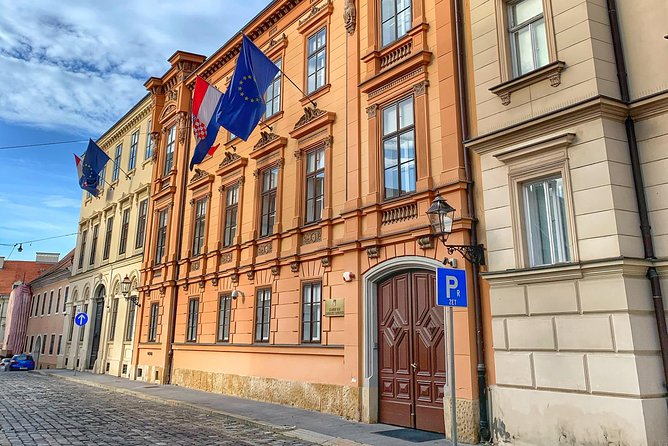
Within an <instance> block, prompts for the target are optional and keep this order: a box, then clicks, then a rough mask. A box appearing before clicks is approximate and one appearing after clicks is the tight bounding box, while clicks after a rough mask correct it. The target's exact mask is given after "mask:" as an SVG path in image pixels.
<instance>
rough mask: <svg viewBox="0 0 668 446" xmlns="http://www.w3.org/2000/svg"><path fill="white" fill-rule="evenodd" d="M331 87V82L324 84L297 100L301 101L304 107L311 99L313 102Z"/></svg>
mask: <svg viewBox="0 0 668 446" xmlns="http://www.w3.org/2000/svg"><path fill="white" fill-rule="evenodd" d="M331 89H332V84H325V85H323V86H322V87H320V88H318V89H317V90H314V91H313V92H311V93H309V94H307V95H306V96H304V97H303V98H301V99H300V100H299V102H301V104H302V107H306V106H307V105H308V104H310V103H311V101H313V102H315V100H316V99H318V98H319V97H320V96H323V95H325V94H327V93H329V90H331Z"/></svg>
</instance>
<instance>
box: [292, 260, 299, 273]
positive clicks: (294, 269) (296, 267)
mask: <svg viewBox="0 0 668 446" xmlns="http://www.w3.org/2000/svg"><path fill="white" fill-rule="evenodd" d="M290 271H292V272H293V273H298V272H299V262H292V263H291V264H290Z"/></svg>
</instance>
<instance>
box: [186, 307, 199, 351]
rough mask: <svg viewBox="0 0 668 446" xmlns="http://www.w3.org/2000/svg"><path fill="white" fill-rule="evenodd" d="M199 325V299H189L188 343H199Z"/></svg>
mask: <svg viewBox="0 0 668 446" xmlns="http://www.w3.org/2000/svg"><path fill="white" fill-rule="evenodd" d="M198 324H199V297H191V298H189V299H188V319H187V324H186V342H191V343H194V342H197V335H198V333H197V331H198V330H197V328H198V327H197V326H198Z"/></svg>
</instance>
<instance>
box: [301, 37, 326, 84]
mask: <svg viewBox="0 0 668 446" xmlns="http://www.w3.org/2000/svg"><path fill="white" fill-rule="evenodd" d="M328 28H329V27H328V26H327V25H322V26H320V27H318V29H317V30H316V31H314V32H312V33H310V34H309V35H308V36H306V39H305V43H306V51H305V52H304V53H305V55H306V61H305V66H304V86H305V87H306V88H304V91H305V92H306V96H310V95H312V94H314V93H317V92H318V91H319V90H321V89H323V88H325V87H327V85H328V84H327V82H328V80H329V75H328V64H327V59H328V58H329V54H328V49H329V41H328V39H329V29H328ZM322 31H324V32H325V36H324V44H323V45H322V46H320V47H317V38H318V34H320V33H321V32H322ZM311 38H315V40H316V48H315V50H314V51H313V52H311V50H310V45H309V43H310V40H311ZM319 53H324V65H323V67H322V68H321V69H320V70H319V69H318V61H317V58H318V55H319ZM313 58H314V59H315V61H316V62H315V71H314V72H313V73H311V72H310V71H309V61H310V60H311V59H313ZM319 71H322V72H323V81H322V85H318V72H319ZM312 76H313V77H314V79H315V80H314V88H313V89H310V88H309V78H310V77H312Z"/></svg>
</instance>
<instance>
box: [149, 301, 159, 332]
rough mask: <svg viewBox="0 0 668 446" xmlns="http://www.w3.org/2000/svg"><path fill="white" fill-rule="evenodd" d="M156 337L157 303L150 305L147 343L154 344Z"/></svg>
mask: <svg viewBox="0 0 668 446" xmlns="http://www.w3.org/2000/svg"><path fill="white" fill-rule="evenodd" d="M157 337H158V303H157V302H154V303H152V304H151V319H150V320H149V324H148V342H155V340H156V339H157Z"/></svg>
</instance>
